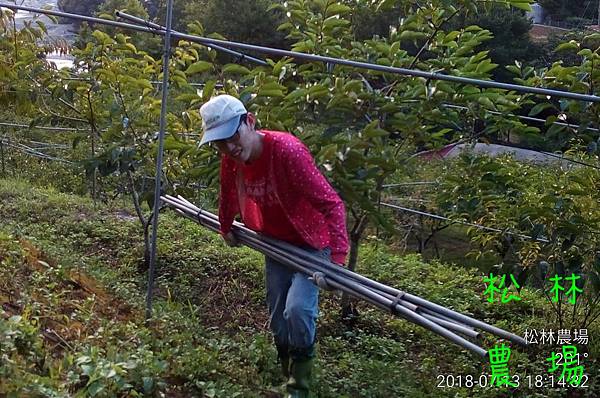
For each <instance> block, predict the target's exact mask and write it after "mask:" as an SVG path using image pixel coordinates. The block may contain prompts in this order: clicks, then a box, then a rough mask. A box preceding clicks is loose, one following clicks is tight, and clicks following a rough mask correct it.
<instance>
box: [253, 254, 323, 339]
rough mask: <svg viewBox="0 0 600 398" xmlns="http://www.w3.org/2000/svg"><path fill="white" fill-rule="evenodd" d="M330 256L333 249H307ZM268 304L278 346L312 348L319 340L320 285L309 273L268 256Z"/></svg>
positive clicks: (266, 265) (266, 260)
mask: <svg viewBox="0 0 600 398" xmlns="http://www.w3.org/2000/svg"><path fill="white" fill-rule="evenodd" d="M307 251H309V252H311V253H315V254H317V255H319V256H320V257H324V258H326V259H329V258H330V256H331V250H330V249H329V248H325V249H323V250H316V249H307ZM265 267H266V285H267V304H268V306H269V320H270V324H271V331H272V332H273V336H274V338H275V344H276V345H278V346H284V347H286V346H289V347H293V348H299V349H302V348H308V347H310V346H312V345H313V344H314V342H315V335H316V321H317V316H318V314H319V288H318V287H317V286H316V285H315V284H314V283H313V282H311V281H310V280H308V276H306V275H304V274H301V273H299V272H294V271H292V270H290V269H288V268H287V267H286V266H285V265H283V264H281V263H279V262H277V261H275V260H273V259H272V258H270V257H267V256H265Z"/></svg>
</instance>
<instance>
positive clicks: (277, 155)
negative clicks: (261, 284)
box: [200, 95, 348, 397]
mask: <svg viewBox="0 0 600 398" xmlns="http://www.w3.org/2000/svg"><path fill="white" fill-rule="evenodd" d="M200 115H201V117H202V124H203V126H202V127H203V130H204V135H203V137H202V140H201V142H200V145H203V144H205V143H211V145H213V146H214V147H215V148H216V149H217V150H218V151H219V153H220V154H221V182H220V184H221V186H220V193H219V221H220V223H221V234H222V236H223V238H224V239H225V241H226V242H227V244H228V245H230V246H236V245H237V244H238V242H237V239H236V238H235V235H234V234H233V233H232V230H231V226H232V224H233V220H234V218H235V217H236V216H237V215H238V214H239V215H241V219H242V221H243V222H244V224H246V226H247V227H248V228H250V229H252V230H254V231H257V232H259V233H261V234H264V235H267V236H270V237H273V238H276V239H279V240H282V241H286V242H288V243H291V244H294V245H296V246H298V247H302V248H304V249H307V250H310V251H313V252H315V253H318V254H319V255H321V256H323V257H325V258H328V259H329V258H331V260H332V261H333V262H335V263H338V264H344V263H345V259H346V255H347V252H348V236H347V231H346V211H345V208H344V204H343V202H342V200H341V199H340V197H339V196H338V195H337V193H336V192H335V191H334V190H333V188H332V187H331V185H330V184H329V183H328V182H327V180H326V179H325V177H324V176H323V175H322V174H321V172H320V171H319V170H318V168H317V167H316V165H315V162H314V160H313V158H312V156H311V154H310V152H309V151H308V149H307V148H306V146H305V145H304V144H303V143H302V142H301V141H300V140H298V139H297V138H296V137H294V136H293V135H292V134H289V133H283V132H276V131H268V130H256V117H255V116H254V115H253V114H252V113H250V112H247V110H246V108H245V107H244V105H243V104H242V102H241V101H239V100H238V99H236V98H234V97H232V96H230V95H220V96H217V97H215V98H212V99H211V100H210V101H208V102H207V103H205V104H204V105H203V106H202V107H201V108H200ZM265 267H266V270H265V273H266V290H267V304H268V308H269V316H270V326H271V331H272V332H273V336H274V340H275V345H276V347H277V352H278V356H279V359H280V361H281V364H282V372H283V374H284V376H285V377H287V378H288V381H287V384H286V387H287V391H288V394H289V395H288V397H308V395H309V386H310V381H311V373H312V365H313V361H314V357H315V336H316V318H317V314H318V295H319V289H318V287H317V286H315V284H314V283H313V282H315V283H316V284H317V285H318V286H319V287H321V288H324V289H327V288H328V286H327V283H326V282H325V279H324V278H323V276H322V275H320V274H315V275H313V278H312V281H311V279H310V278H308V277H306V276H305V275H303V274H301V273H297V272H293V271H291V270H289V269H288V268H287V267H285V266H284V265H282V264H280V263H279V262H277V261H275V260H274V259H272V258H269V257H265Z"/></svg>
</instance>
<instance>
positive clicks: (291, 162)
mask: <svg viewBox="0 0 600 398" xmlns="http://www.w3.org/2000/svg"><path fill="white" fill-rule="evenodd" d="M260 132H261V133H263V134H264V135H265V137H264V141H263V152H262V153H261V156H260V158H258V159H257V160H255V161H254V162H252V163H251V164H250V165H238V164H237V163H236V162H235V161H234V160H233V159H231V158H230V157H228V156H226V155H223V156H222V158H221V190H220V195H219V221H220V222H221V233H222V234H226V233H228V232H229V231H230V230H231V225H232V224H233V219H234V218H235V216H236V215H237V214H241V216H242V221H243V222H244V224H246V226H248V227H249V228H251V229H253V230H255V231H257V232H261V233H264V234H265V235H268V236H271V237H273V238H276V239H280V240H284V241H287V242H290V243H292V244H295V245H307V246H310V247H313V248H315V249H324V248H325V247H330V248H331V259H332V261H334V262H336V263H338V264H344V263H345V261H346V255H347V253H348V235H347V232H346V210H345V208H344V203H343V202H342V200H341V199H340V197H339V196H338V195H337V193H336V192H335V191H334V189H333V188H332V187H331V185H329V183H328V182H327V180H326V179H325V177H324V176H323V175H322V174H321V172H320V171H319V170H318V169H317V167H316V165H315V163H314V160H313V157H312V155H311V154H310V152H309V150H308V148H306V146H305V145H304V144H303V143H302V142H301V141H300V140H299V139H297V138H296V137H294V136H293V135H292V134H289V133H282V132H276V131H267V130H261V131H260Z"/></svg>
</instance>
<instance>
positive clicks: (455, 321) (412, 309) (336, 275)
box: [162, 195, 526, 356]
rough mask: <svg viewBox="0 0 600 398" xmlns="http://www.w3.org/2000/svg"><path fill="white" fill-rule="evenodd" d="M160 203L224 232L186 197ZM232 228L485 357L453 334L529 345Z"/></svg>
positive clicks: (249, 241)
mask: <svg viewBox="0 0 600 398" xmlns="http://www.w3.org/2000/svg"><path fill="white" fill-rule="evenodd" d="M162 199H163V201H164V202H165V203H167V204H168V205H170V206H171V207H173V208H175V209H176V211H177V212H178V213H180V214H182V215H184V216H185V217H187V218H190V219H192V220H194V221H196V222H198V223H200V224H202V225H204V226H206V227H208V228H210V229H211V230H213V231H215V232H218V231H219V230H220V224H219V221H218V218H217V216H216V215H214V214H212V213H209V212H207V211H203V210H201V209H200V208H198V207H197V206H195V205H193V204H192V203H190V202H189V201H187V200H185V199H184V198H182V197H177V198H176V197H173V196H169V195H166V196H164V197H162ZM233 230H234V233H235V235H236V237H237V238H238V239H239V240H240V242H242V243H244V244H246V245H247V246H249V247H251V248H254V249H256V250H258V251H260V252H262V253H263V254H265V255H268V256H270V257H272V258H274V259H276V260H277V261H280V262H281V263H283V264H285V265H287V266H289V267H291V268H292V269H294V270H297V271H298V272H302V273H304V274H306V275H308V276H312V275H313V274H314V273H315V272H322V273H323V274H324V275H325V278H326V281H327V283H328V284H329V285H331V286H332V287H333V288H335V289H338V290H341V291H345V292H347V293H349V294H351V295H353V296H355V297H358V298H359V299H362V300H365V301H366V302H368V303H370V304H372V305H374V306H376V307H378V308H382V309H384V310H387V311H391V312H392V313H394V314H397V315H400V316H402V317H404V318H405V319H407V320H409V321H411V322H414V323H416V324H418V325H420V326H423V327H425V328H427V329H429V330H432V331H434V332H435V333H438V334H440V335H441V336H443V337H445V338H447V339H448V340H450V341H452V342H454V343H456V344H458V345H460V346H462V347H464V348H466V349H468V350H470V351H472V352H475V353H477V354H478V355H481V356H485V355H486V351H485V350H483V349H482V348H481V347H479V346H477V345H476V344H474V343H473V342H471V341H468V340H466V339H464V338H463V337H461V336H458V335H456V334H455V333H454V332H457V333H460V334H462V335H464V336H467V337H470V338H478V337H480V334H479V332H477V331H475V330H474V329H475V327H477V328H479V329H481V330H485V331H488V332H490V333H492V334H495V335H498V336H500V337H503V338H506V339H508V340H511V341H513V342H515V343H518V344H521V345H524V346H525V345H526V343H525V340H524V339H522V338H521V337H519V336H516V335H514V334H512V333H509V332H507V331H505V330H502V329H499V328H496V327H494V326H492V325H489V324H486V323H484V322H481V321H478V320H476V319H473V318H470V317H468V316H466V315H463V314H460V313H457V312H455V311H452V310H450V309H447V308H445V307H442V306H439V305H437V304H434V303H431V302H429V301H427V300H424V299H421V298H420V297H417V296H413V295H411V294H409V293H406V292H403V291H400V290H397V289H394V288H392V287H390V286H387V285H384V284H382V283H379V282H376V281H374V280H372V279H369V278H367V277H365V276H362V275H360V274H357V273H354V272H352V271H349V270H348V269H346V268H344V267H341V266H339V265H336V264H333V263H331V262H329V261H327V260H325V259H323V258H320V257H318V256H315V255H312V254H310V253H308V252H306V251H305V250H302V249H300V248H298V247H296V246H293V245H290V244H288V243H286V242H281V241H278V240H275V239H272V238H269V237H266V236H262V235H260V234H258V233H256V232H254V231H252V230H249V229H248V228H246V227H245V226H244V225H242V224H239V223H234V226H233Z"/></svg>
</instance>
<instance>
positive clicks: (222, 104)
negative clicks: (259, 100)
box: [200, 94, 248, 145]
mask: <svg viewBox="0 0 600 398" xmlns="http://www.w3.org/2000/svg"><path fill="white" fill-rule="evenodd" d="M247 112H248V111H247V110H246V108H245V107H244V104H242V101H240V100H239V99H237V98H235V97H232V96H231V95H227V94H223V95H219V96H217V97H214V98H211V99H210V101H208V102H207V103H205V104H204V105H202V107H200V116H201V117H202V130H204V135H203V136H202V139H201V140H200V145H204V144H206V143H207V142H211V141H216V140H224V139H227V138H229V137H231V136H232V135H234V134H235V132H236V130H237V127H238V126H239V123H240V119H241V117H242V115H245V114H246V113H247Z"/></svg>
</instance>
